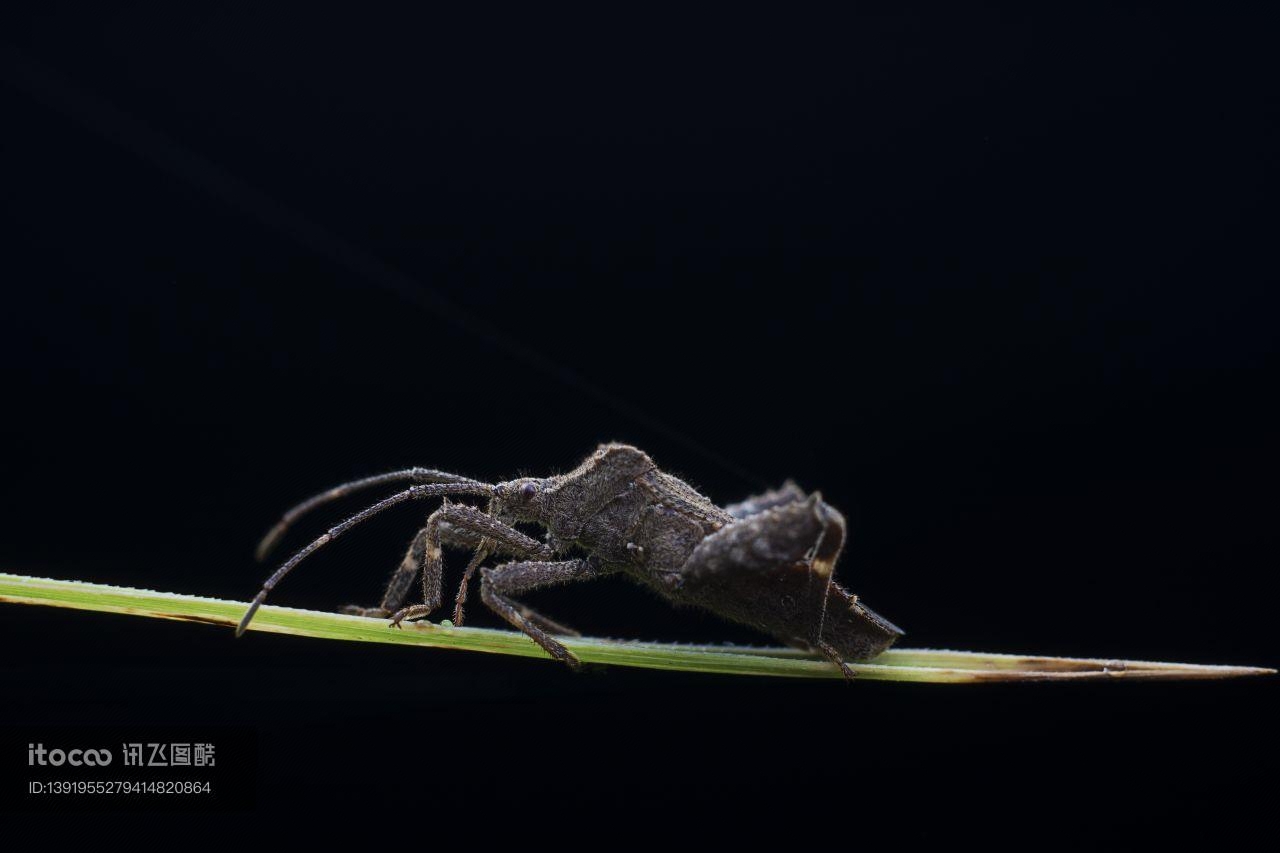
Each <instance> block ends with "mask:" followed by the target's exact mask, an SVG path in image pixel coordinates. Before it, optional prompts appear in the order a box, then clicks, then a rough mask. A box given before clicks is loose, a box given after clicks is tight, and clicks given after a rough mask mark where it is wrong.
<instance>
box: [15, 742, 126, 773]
mask: <svg viewBox="0 0 1280 853" xmlns="http://www.w3.org/2000/svg"><path fill="white" fill-rule="evenodd" d="M110 763H111V750H109V749H69V750H61V749H45V748H44V744H42V743H29V744H27V766H29V767H35V766H36V765H39V766H41V767H48V766H51V765H52V766H53V767H61V766H62V765H64V764H69V765H71V766H72V767H84V766H88V767H106V766H107V765H108V764H110Z"/></svg>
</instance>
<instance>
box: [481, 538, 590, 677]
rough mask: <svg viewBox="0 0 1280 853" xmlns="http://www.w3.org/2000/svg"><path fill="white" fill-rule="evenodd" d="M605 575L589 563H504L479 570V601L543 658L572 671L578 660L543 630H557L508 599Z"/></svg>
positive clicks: (576, 561)
mask: <svg viewBox="0 0 1280 853" xmlns="http://www.w3.org/2000/svg"><path fill="white" fill-rule="evenodd" d="M606 574H609V570H608V569H605V568H603V567H602V566H601V565H600V564H599V563H598V562H597V561H595V560H592V559H579V560H563V561H560V562H533V561H528V562H518V563H506V564H504V565H501V566H496V567H494V568H489V569H482V570H481V572H480V599H481V600H482V601H483V602H484V603H485V604H487V605H488V606H489V608H490V609H491V610H493V611H494V612H495V613H497V614H498V615H499V616H501V617H502V618H503V619H505V620H507V622H509V623H510V624H511V626H512V627H514V628H516V629H518V630H520V631H523V632H524V633H525V634H526V635H527V636H528V637H529V639H531V640H533V641H534V642H535V643H537V644H538V645H539V646H542V648H543V649H544V650H546V652H547V654H549V655H551V656H552V657H553V658H555V659H556V660H558V661H561V662H562V663H566V664H568V665H569V666H571V667H575V668H576V667H577V666H578V665H579V661H578V658H577V657H575V656H574V654H573V653H572V652H570V651H569V650H568V649H566V648H565V647H564V646H563V645H561V644H560V643H559V642H557V641H556V640H554V639H552V638H551V636H550V635H549V634H548V633H547V631H545V630H543V629H544V628H548V629H550V630H553V631H554V630H556V628H557V627H559V626H557V625H556V623H554V622H551V621H550V620H549V619H546V618H545V617H543V616H541V615H539V614H538V613H535V612H534V611H533V610H530V609H529V608H528V607H526V606H525V605H523V604H521V603H519V602H518V601H516V600H514V599H513V598H512V596H516V595H520V594H521V593H524V592H529V591H531V590H535V589H539V588H541V587H547V586H555V585H558V584H565V583H572V582H576V581H584V580H594V579H595V578H598V577H602V576H604V575H606Z"/></svg>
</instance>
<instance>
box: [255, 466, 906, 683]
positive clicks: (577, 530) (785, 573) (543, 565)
mask: <svg viewBox="0 0 1280 853" xmlns="http://www.w3.org/2000/svg"><path fill="white" fill-rule="evenodd" d="M395 482H400V483H406V482H407V483H411V484H412V485H409V486H408V488H406V489H404V490H403V491H401V492H398V493H396V494H394V495H392V496H390V497H388V498H386V499H384V500H381V501H379V502H378V503H375V504H373V505H372V506H370V507H368V508H367V509H364V510H362V511H361V512H358V513H356V514H355V515H353V516H352V517H350V518H348V519H347V520H346V521H343V522H342V523H341V524H338V525H337V526H335V527H332V528H330V529H329V531H328V532H327V533H325V534H323V535H322V536H320V537H319V538H318V539H316V540H315V541H313V542H312V543H311V544H310V545H307V546H306V547H305V548H303V549H302V550H301V551H299V552H297V553H296V554H294V555H293V556H292V557H291V558H290V559H289V560H288V561H287V562H285V563H284V564H283V565H281V566H280V568H279V569H277V570H276V572H275V573H274V574H273V575H272V576H271V577H270V578H268V579H267V581H266V583H265V584H263V586H262V589H261V591H259V593H258V595H257V596H256V597H255V598H254V600H253V602H252V604H250V606H249V609H248V611H247V612H246V613H245V615H244V618H243V619H241V621H240V625H239V627H238V628H237V630H236V635H237V636H239V635H240V634H241V633H243V632H244V629H245V628H246V627H247V626H248V624H249V622H250V620H251V619H252V618H253V615H254V613H255V612H257V610H258V608H259V607H260V606H261V604H262V602H263V601H264V600H265V599H266V597H267V594H268V593H270V592H271V590H272V589H274V588H275V586H276V584H278V583H279V582H280V580H281V579H282V578H283V577H284V576H285V575H287V574H288V573H289V572H290V571H292V570H293V568H294V567H295V566H297V565H298V564H299V563H300V562H302V560H304V559H306V558H307V557H308V556H309V555H311V554H313V553H314V552H315V551H316V550H317V549H319V548H321V547H323V546H324V545H326V544H328V543H329V542H332V541H333V540H334V539H336V538H338V537H339V536H341V535H342V534H343V533H345V532H346V531H348V530H350V529H351V528H352V527H354V526H356V525H358V524H360V523H361V522H363V521H366V520H367V519H369V518H372V517H373V516H375V515H377V514H378V513H380V512H382V511H383V510H385V509H388V508H390V507H392V506H395V505H397V504H401V503H404V502H406V501H412V500H421V499H426V498H434V497H443V498H445V500H444V502H443V504H442V505H441V506H440V507H439V508H438V509H436V510H435V511H434V512H432V513H431V515H430V516H429V517H428V518H427V521H426V525H425V526H424V527H423V528H422V529H421V530H420V531H419V532H418V534H417V535H416V536H415V537H414V539H413V542H412V543H411V544H410V546H409V550H408V552H407V553H406V554H405V556H404V559H403V561H402V562H401V564H400V567H399V568H398V569H397V570H396V571H395V573H394V574H393V575H392V577H391V580H390V582H389V583H388V584H387V587H386V592H385V593H384V595H383V597H382V601H381V603H380V604H379V605H378V606H376V607H348V608H345V609H344V610H345V612H349V613H357V614H360V615H365V616H376V617H390V619H391V624H392V625H394V626H397V627H398V626H399V625H400V623H401V622H403V621H404V620H406V619H409V620H413V619H420V618H423V617H426V616H429V615H430V614H432V613H433V612H435V611H436V610H437V609H438V608H439V607H440V604H441V576H442V573H443V563H442V559H443V554H442V548H443V546H450V547H455V548H464V549H468V550H471V551H473V555H472V558H471V561H470V562H469V563H468V565H467V568H466V571H465V572H464V575H463V579H462V584H461V586H460V587H459V590H458V594H457V597H456V603H455V607H454V618H453V621H454V623H455V624H458V625H461V624H462V621H463V607H464V604H465V602H466V597H467V588H468V584H469V581H470V580H471V578H472V576H473V575H474V574H475V572H476V571H477V570H479V572H480V597H481V600H483V601H484V603H485V604H486V605H488V606H489V608H490V609H492V610H493V611H494V612H495V613H497V614H498V615H499V616H501V617H502V618H503V619H505V620H506V621H507V622H508V623H510V624H511V625H512V626H513V627H514V628H516V629H518V630H520V631H522V632H524V633H525V634H526V635H528V637H529V638H530V639H532V640H533V641H534V642H535V643H537V644H538V645H539V646H541V647H542V648H543V649H545V650H546V652H547V653H548V654H549V655H551V656H552V657H553V658H555V659H556V660H559V661H562V662H564V663H566V664H569V665H570V666H575V667H576V666H577V665H578V659H577V657H575V656H574V655H573V653H571V652H570V651H569V650H568V649H567V648H565V647H564V645H563V644H562V643H560V642H559V641H558V640H556V639H555V635H575V634H576V632H574V631H572V630H571V629H569V628H566V627H565V626H563V625H560V624H558V623H556V622H553V621H552V620H550V619H548V618H546V617H545V616H542V615H541V614H539V613H536V612H535V611H533V610H531V609H530V608H529V607H527V606H525V605H524V604H522V603H521V602H520V601H519V596H521V595H522V594H524V593H527V592H531V591H533V590H535V589H539V588H543V587H549V586H555V585H560V584H568V583H577V582H582V581H589V580H593V579H596V578H600V577H603V576H605V575H610V574H619V573H620V574H623V575H626V576H627V577H629V578H631V579H633V580H635V581H637V582H639V583H640V584H642V585H644V586H646V587H649V588H650V589H652V590H654V591H656V592H657V593H658V594H659V595H661V596H662V597H664V598H666V599H667V600H668V601H670V602H672V603H674V604H677V605H691V606H694V607H700V608H703V609H705V610H708V611H710V612H712V613H715V614H717V615H719V616H721V617H724V618H726V619H729V620H731V621H734V622H738V623H742V624H745V625H748V626H750V627H752V628H755V629H757V630H759V631H761V632H763V633H765V634H768V635H771V636H773V637H775V638H777V639H778V640H780V641H782V642H784V643H787V644H788V645H791V646H794V647H797V648H801V649H805V650H808V651H811V652H814V653H818V654H821V655H823V656H824V657H826V658H827V659H828V660H829V661H831V662H832V663H833V664H835V665H836V666H838V667H840V670H841V671H842V672H843V673H844V674H845V675H846V676H848V677H852V676H853V675H854V672H853V670H852V669H851V668H850V667H849V665H848V664H847V663H846V661H850V660H853V661H858V660H866V659H868V658H872V657H875V656H876V655H878V654H880V653H881V652H883V651H884V650H885V649H887V648H889V646H891V645H892V644H893V643H894V641H895V640H896V639H897V638H898V637H900V636H902V631H901V630H900V629H899V628H897V627H896V626H894V625H893V624H892V623H890V622H888V621H887V620H885V619H883V618H882V617H880V616H878V615H877V614H876V613H874V612H873V611H871V610H870V609H869V608H867V607H866V606H864V605H863V604H862V603H861V602H860V601H859V600H858V597H857V596H856V595H853V594H851V593H850V592H848V591H847V590H846V589H845V588H844V587H842V586H840V585H839V584H838V583H836V582H835V580H834V579H833V574H834V570H835V563H836V560H837V558H838V557H839V556H840V552H841V550H842V549H843V547H844V539H845V520H844V517H843V516H842V515H841V514H840V513H839V512H838V511H837V510H835V509H834V508H832V507H831V506H829V505H828V504H826V503H825V502H824V501H823V500H822V496H821V495H820V494H819V493H817V492H814V493H812V494H808V495H806V494H805V493H804V492H803V491H802V490H801V489H800V488H799V487H798V486H796V485H795V484H794V483H791V482H788V483H787V484H786V485H785V486H783V487H782V488H780V489H775V490H773V491H769V492H766V493H764V494H761V495H757V496H755V497H752V498H749V499H747V500H745V501H743V502H741V503H737V504H733V505H730V506H727V507H719V506H716V505H715V504H713V503H712V502H711V501H710V500H708V499H707V498H705V497H703V496H702V495H701V494H699V493H698V492H697V491H695V490H694V489H693V488H692V487H691V486H689V485H688V484H687V483H685V482H683V481H682V480H680V479H677V478H676V477H674V476H672V475H670V474H667V473H665V472H663V471H660V470H659V469H658V467H657V465H656V464H654V462H653V460H652V459H650V458H649V456H648V455H647V454H645V453H644V452H643V451H641V450H639V449H637V448H635V447H632V446H630V445H626V444H603V445H601V446H600V447H599V448H597V449H596V451H595V452H594V453H593V454H592V455H591V456H589V457H588V458H587V459H586V460H584V461H583V462H582V464H581V465H579V466H578V467H577V468H575V469H574V470H573V471H570V472H569V473H567V474H560V475H556V476H551V477H545V478H534V477H522V478H519V479H516V480H511V481H508V482H505V483H498V484H496V485H490V484H488V483H482V482H479V481H477V480H471V479H468V478H466V477H460V476H458V475H456V474H449V473H446V472H443V471H433V470H428V469H424V468H410V469H406V470H404V471H395V472H391V473H388V474H382V475H378V476H375V477H369V478H367V479H364V480H356V481H353V482H350V483H345V484H343V485H340V486H337V487H335V488H333V489H330V490H329V491H327V492H323V493H321V494H319V495H316V496H315V497H313V498H311V499H310V500H307V501H305V502H303V503H301V504H299V505H298V506H296V507H294V508H293V509H292V510H290V511H289V512H288V513H286V514H285V516H284V517H283V518H282V519H281V520H280V522H279V523H278V524H277V525H276V526H275V527H274V528H273V529H272V530H271V532H270V533H268V534H267V536H266V538H264V539H263V541H262V544H261V545H260V546H259V550H258V554H259V558H263V557H265V556H266V555H267V554H268V553H269V552H270V551H271V549H272V548H273V547H274V546H275V545H276V543H278V541H279V540H280V539H281V537H282V536H283V535H284V533H285V532H286V531H287V530H288V528H289V527H290V526H291V525H292V524H293V523H294V522H295V521H297V520H298V518H300V517H301V516H302V515H304V514H306V513H308V512H310V511H312V510H314V509H316V508H317V507H319V506H321V505H323V504H325V503H328V502H330V501H332V500H335V499H337V498H340V497H343V496H345V495H348V494H350V493H352V492H354V491H357V490H361V489H366V488H370V487H373V486H378V485H386V484H389V483H395ZM461 495H471V496H476V497H484V498H488V506H487V508H486V509H484V510H481V509H480V508H478V507H474V506H471V505H469V504H464V503H456V502H451V501H449V500H448V498H449V497H450V496H461ZM521 522H532V523H535V524H537V525H539V526H541V527H543V528H544V529H545V530H546V535H545V538H544V540H542V541H539V540H537V539H534V538H533V537H531V536H528V535H526V534H525V533H523V532H521V531H520V530H518V529H517V528H516V527H515V525H516V524H517V523H521ZM493 555H498V556H501V557H506V558H508V561H507V562H503V563H501V564H499V565H495V566H491V567H484V568H481V564H482V563H484V562H485V560H487V559H488V558H489V557H490V556H493ZM419 576H420V577H421V579H422V594H423V601H422V603H421V604H414V605H411V606H408V607H405V606H403V605H404V602H405V599H406V598H407V596H408V594H409V590H410V588H411V587H412V586H413V581H414V579H415V578H416V577H419Z"/></svg>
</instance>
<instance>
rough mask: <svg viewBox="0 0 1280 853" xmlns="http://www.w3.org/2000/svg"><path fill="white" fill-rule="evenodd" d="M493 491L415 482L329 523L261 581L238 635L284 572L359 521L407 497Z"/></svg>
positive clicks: (281, 578)
mask: <svg viewBox="0 0 1280 853" xmlns="http://www.w3.org/2000/svg"><path fill="white" fill-rule="evenodd" d="M492 493H493V489H492V487H491V486H486V485H485V484H483V483H478V484H475V485H471V484H469V483H431V484H425V485H414V486H410V487H409V488H407V489H405V490H404V491H403V492H397V493H396V494H394V495H392V496H391V497H389V498H383V499H382V500H380V501H378V502H377V503H376V504H374V505H373V506H370V507H366V508H365V509H362V510H360V512H358V513H356V514H355V515H353V516H351V517H350V518H348V519H347V520H346V521H344V522H342V523H341V524H336V525H334V526H333V527H330V528H329V530H328V532H327V533H324V534H323V535H321V536H320V537H319V538H317V539H315V540H314V541H312V543H311V544H310V545H308V546H307V547H305V548H303V549H302V550H301V551H299V552H298V553H296V554H294V555H293V556H292V557H290V558H289V559H288V560H287V561H286V562H285V563H284V565H282V566H280V568H278V569H276V570H275V572H274V573H273V574H272V575H271V577H269V578H267V580H266V582H265V583H264V584H263V585H262V589H260V590H258V594H257V595H256V596H254V598H253V601H252V602H250V604H249V609H248V610H246V611H245V614H244V616H242V617H241V618H240V624H239V625H237V626H236V636H237V637H238V636H240V635H241V634H243V633H244V630H245V628H247V627H249V623H250V622H251V621H252V620H253V615H254V614H255V613H257V612H258V608H259V607H261V606H262V602H264V601H265V600H266V598H267V595H268V594H269V593H270V592H271V590H273V589H275V587H276V584H278V583H280V581H282V580H284V577H285V575H287V574H289V572H291V571H293V569H294V568H295V567H296V566H297V565H298V564H299V563H301V562H302V561H303V560H305V559H306V558H307V557H309V556H311V555H312V554H314V553H315V552H316V551H317V550H319V549H320V548H323V547H324V546H325V545H327V544H329V543H330V542H332V541H333V540H334V539H337V538H338V537H339V536H341V535H342V534H344V533H346V532H347V531H348V530H350V529H351V528H353V527H355V526H356V525H357V524H360V523H361V522H363V521H367V520H368V519H370V518H373V517H374V516H375V515H377V514H378V513H380V512H382V511H383V510H386V509H390V508H391V507H393V506H397V505H399V504H402V503H404V502H405V501H410V500H421V499H423V498H434V497H442V496H444V495H484V496H488V495H491V494H492Z"/></svg>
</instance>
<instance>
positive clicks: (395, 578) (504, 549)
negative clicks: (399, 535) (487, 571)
mask: <svg viewBox="0 0 1280 853" xmlns="http://www.w3.org/2000/svg"><path fill="white" fill-rule="evenodd" d="M481 542H488V543H489V546H490V547H491V548H492V549H493V550H495V551H499V552H501V553H504V554H509V555H511V556H515V557H521V558H526V559H528V558H534V559H544V560H545V559H550V558H551V557H552V556H554V555H553V552H552V550H551V547H550V546H549V545H547V544H546V543H544V542H539V541H538V540H536V539H534V538H532V537H530V536H526V535H525V534H524V533H521V532H520V531H519V530H516V529H515V528H514V527H509V526H508V525H506V524H503V523H502V522H500V521H498V520H497V519H495V518H493V517H492V516H491V515H489V514H488V513H486V512H484V511H482V510H479V509H477V508H475V507H473V506H470V505H468V504H455V503H448V502H446V503H445V504H444V505H442V506H441V507H440V508H439V509H437V510H436V511H435V512H433V513H432V514H431V515H430V517H428V518H427V523H426V525H425V526H424V527H423V528H422V530H420V531H418V535H417V536H415V537H414V538H413V542H412V543H411V544H410V545H409V550H408V551H407V552H406V553H405V556H404V559H403V560H402V561H401V563H400V567H399V568H398V569H396V572H395V574H394V575H392V576H391V580H390V582H389V583H388V584H387V588H386V592H385V594H384V595H383V598H382V602H381V604H379V606H378V607H374V608H367V609H360V610H356V609H355V608H349V609H348V610H347V612H357V613H359V614H360V615H365V616H391V617H392V620H393V624H395V625H399V624H400V623H401V622H402V621H404V620H405V619H418V618H421V617H424V616H429V615H430V614H432V613H433V612H435V610H436V609H437V608H439V607H440V601H441V597H442V593H441V586H440V582H441V578H442V576H443V574H444V556H443V552H442V550H441V548H442V545H443V544H445V543H448V544H450V545H455V544H456V545H458V546H460V547H472V546H475V545H477V544H478V543H481ZM418 572H421V573H422V604H418V605H414V606H412V607H404V608H402V607H401V605H403V603H404V599H405V598H406V597H407V596H408V594H409V588H410V587H411V586H412V585H413V578H414V576H415V575H416V574H418Z"/></svg>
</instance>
